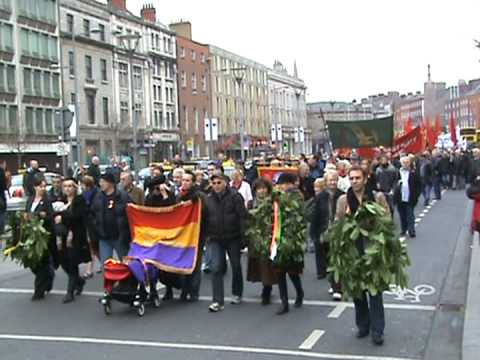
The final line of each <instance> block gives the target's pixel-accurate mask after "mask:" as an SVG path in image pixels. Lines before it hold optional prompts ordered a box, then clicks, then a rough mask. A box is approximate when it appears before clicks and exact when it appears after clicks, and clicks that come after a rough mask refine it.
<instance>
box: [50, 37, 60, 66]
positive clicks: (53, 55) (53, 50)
mask: <svg viewBox="0 0 480 360" xmlns="http://www.w3.org/2000/svg"><path fill="white" fill-rule="evenodd" d="M48 56H49V58H50V60H51V61H53V62H57V61H58V48H57V38H54V37H49V38H48Z"/></svg>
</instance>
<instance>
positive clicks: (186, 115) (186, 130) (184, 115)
mask: <svg viewBox="0 0 480 360" xmlns="http://www.w3.org/2000/svg"><path fill="white" fill-rule="evenodd" d="M183 117H184V119H185V132H186V133H188V132H189V131H190V126H189V124H188V108H187V107H186V106H184V107H183Z"/></svg>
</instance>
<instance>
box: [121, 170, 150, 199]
mask: <svg viewBox="0 0 480 360" xmlns="http://www.w3.org/2000/svg"><path fill="white" fill-rule="evenodd" d="M120 183H121V185H122V189H123V190H124V191H125V192H126V193H127V194H128V196H130V199H132V202H133V203H134V204H136V205H143V204H144V203H145V193H144V191H143V190H142V189H140V188H139V187H138V186H135V184H134V183H133V175H132V173H131V172H128V171H123V172H122V173H121V174H120Z"/></svg>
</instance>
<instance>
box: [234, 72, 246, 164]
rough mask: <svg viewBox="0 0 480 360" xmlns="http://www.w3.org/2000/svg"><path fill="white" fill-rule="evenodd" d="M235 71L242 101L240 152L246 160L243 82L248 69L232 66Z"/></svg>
mask: <svg viewBox="0 0 480 360" xmlns="http://www.w3.org/2000/svg"><path fill="white" fill-rule="evenodd" d="M231 70H232V72H233V77H234V78H235V81H236V82H237V84H238V94H239V103H240V112H239V117H240V154H241V159H242V161H245V153H244V148H245V147H244V141H245V118H244V115H243V87H242V82H243V78H244V76H245V71H246V70H247V68H246V67H237V68H231Z"/></svg>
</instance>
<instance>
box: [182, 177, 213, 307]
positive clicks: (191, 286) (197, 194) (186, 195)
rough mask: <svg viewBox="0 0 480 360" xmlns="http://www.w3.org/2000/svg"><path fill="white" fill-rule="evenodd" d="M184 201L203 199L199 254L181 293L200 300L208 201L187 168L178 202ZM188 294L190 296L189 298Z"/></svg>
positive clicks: (194, 299) (184, 297)
mask: <svg viewBox="0 0 480 360" xmlns="http://www.w3.org/2000/svg"><path fill="white" fill-rule="evenodd" d="M182 201H192V202H195V201H201V202H202V221H201V229H200V239H199V242H198V254H197V263H196V265H195V270H194V271H193V273H192V274H191V275H187V276H185V282H184V288H183V291H182V295H181V297H180V298H181V300H190V301H198V298H199V293H200V283H201V281H202V271H201V267H202V255H203V246H204V245H205V230H206V226H205V221H204V219H205V211H206V202H205V195H204V194H203V193H202V192H201V191H200V188H199V187H198V186H196V185H195V175H194V174H193V173H192V172H191V171H189V170H186V171H185V173H184V174H183V177H182V186H181V188H180V193H179V194H178V195H177V202H182ZM188 296H189V297H190V298H189V299H188Z"/></svg>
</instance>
